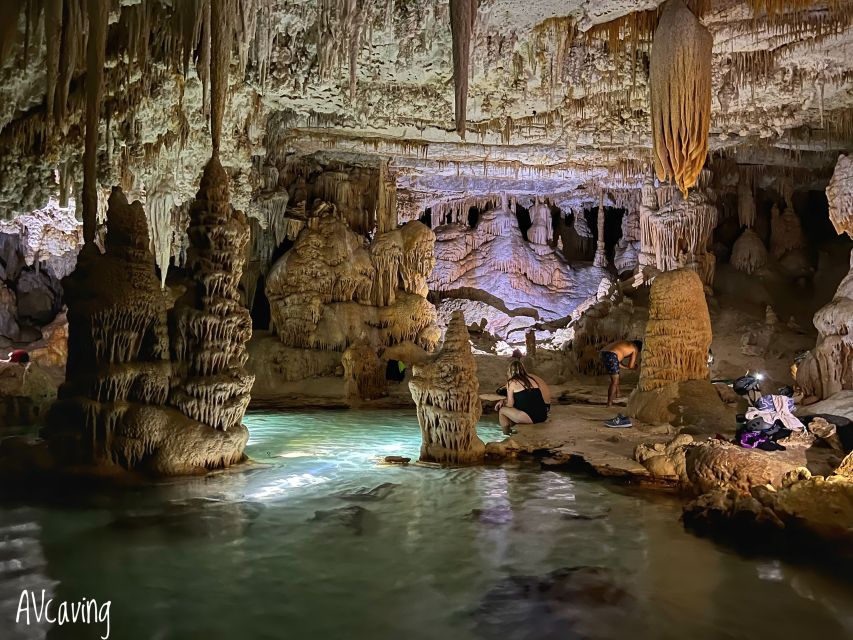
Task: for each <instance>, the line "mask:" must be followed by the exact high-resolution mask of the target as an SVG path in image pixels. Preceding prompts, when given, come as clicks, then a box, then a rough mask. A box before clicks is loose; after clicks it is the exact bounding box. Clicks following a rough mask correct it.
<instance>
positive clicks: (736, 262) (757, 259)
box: [731, 229, 767, 274]
mask: <svg viewBox="0 0 853 640" xmlns="http://www.w3.org/2000/svg"><path fill="white" fill-rule="evenodd" d="M731 263H732V266H733V267H734V268H735V269H737V270H738V271H743V272H744V273H746V274H753V273H755V272H756V271H759V270H760V269H761V268H763V267H764V266H765V265H766V264H767V247H765V246H764V243H763V242H762V241H761V238H760V237H759V236H758V234H757V233H755V231H753V230H752V229H744V232H743V233H742V234H740V236H739V237H738V239H737V240H736V241H735V244H734V247H732V256H731Z"/></svg>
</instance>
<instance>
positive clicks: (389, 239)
mask: <svg viewBox="0 0 853 640" xmlns="http://www.w3.org/2000/svg"><path fill="white" fill-rule="evenodd" d="M434 243H435V235H434V234H433V233H432V231H431V230H430V229H429V228H428V227H426V226H425V225H423V224H421V223H420V222H417V221H413V222H409V223H407V224H405V225H404V226H402V227H400V228H398V229H393V230H391V231H387V232H385V233H381V234H378V235H377V236H376V237H375V238H374V240H373V242H372V243H371V244H369V245H368V244H367V243H366V242H365V240H364V238H363V237H362V236H360V235H358V234H357V233H355V232H354V231H353V230H352V229H351V228H350V227H349V226H348V224H347V222H346V219H345V216H344V215H343V214H342V213H341V212H340V211H339V210H338V209H336V208H335V207H334V206H331V205H329V204H328V203H323V202H318V203H316V204H315V208H314V210H313V211H312V214H311V216H310V217H309V218H308V221H307V226H306V227H305V228H304V229H303V230H302V231H301V232H300V234H299V236H298V237H297V239H296V242H295V243H294V246H293V247H292V249H290V250H289V251H288V252H287V253H286V254H285V255H284V256H282V257H281V258H280V259H279V260H278V261H277V262H276V263H275V264H274V265H273V266H272V268H271V269H270V272H269V275H268V278H267V282H266V294H267V297H268V299H269V301H270V310H271V315H272V325H273V328H274V330H275V332H276V333H277V334H278V336H279V337H280V339H281V341H282V342H283V343H284V344H285V345H287V346H289V347H294V348H299V349H319V350H331V351H341V352H343V351H344V350H345V349H347V348H348V347H349V346H351V345H353V344H356V343H357V342H360V341H361V342H366V343H369V344H370V345H372V346H373V348H374V349H380V348H382V347H387V346H390V345H394V344H398V343H402V342H412V343H415V344H417V345H419V346H420V347H421V348H423V349H426V350H428V351H429V350H432V349H433V348H435V344H436V342H437V340H438V335H439V332H438V328H437V326H436V324H435V322H436V315H435V308H434V307H433V306H432V305H431V304H430V303H429V302H428V301H427V300H426V294H427V293H428V288H427V285H426V279H427V276H428V275H429V273H430V272H431V271H432V268H433V265H434V263H435V258H434V256H433V245H434Z"/></svg>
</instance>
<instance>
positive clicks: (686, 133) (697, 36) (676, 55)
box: [649, 0, 714, 198]
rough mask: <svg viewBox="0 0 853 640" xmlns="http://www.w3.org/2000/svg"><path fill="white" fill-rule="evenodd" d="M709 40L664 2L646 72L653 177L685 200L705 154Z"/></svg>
mask: <svg viewBox="0 0 853 640" xmlns="http://www.w3.org/2000/svg"><path fill="white" fill-rule="evenodd" d="M713 46H714V37H713V36H712V35H711V33H710V32H709V31H708V29H706V28H705V26H704V25H703V24H702V23H701V22H700V21H699V19H698V18H697V17H696V16H695V15H694V14H693V12H692V11H690V9H688V8H687V6H686V5H685V4H684V2H682V0H667V1H666V3H665V4H664V8H663V13H662V14H661V18H660V22H659V23H658V27H657V30H656V31H655V38H654V43H653V45H652V55H651V63H650V66H649V85H650V90H651V120H652V142H653V145H654V162H655V171H656V173H657V176H658V178H659V179H660V180H665V179H671V180H672V181H673V182H675V184H676V185H678V188H679V189H680V190H681V192H682V193H683V194H684V196H685V198H686V197H687V190H688V189H689V188H690V187H692V186H693V185H694V184H695V183H696V179H697V178H698V177H699V172H700V171H701V170H702V166H703V165H704V164H705V157H706V156H707V154H708V129H709V127H710V124H711V61H712V57H711V53H712V50H713Z"/></svg>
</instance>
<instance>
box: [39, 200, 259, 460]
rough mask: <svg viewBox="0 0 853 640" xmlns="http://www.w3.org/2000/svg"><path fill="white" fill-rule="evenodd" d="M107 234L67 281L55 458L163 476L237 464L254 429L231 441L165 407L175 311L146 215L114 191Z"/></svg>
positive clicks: (53, 432) (54, 415) (237, 431)
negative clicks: (160, 276) (102, 246)
mask: <svg viewBox="0 0 853 640" xmlns="http://www.w3.org/2000/svg"><path fill="white" fill-rule="evenodd" d="M107 228H108V233H107V239H106V252H105V253H104V254H103V255H101V254H100V253H99V251H98V249H97V248H96V247H95V245H94V244H89V245H87V246H86V247H84V249H83V250H82V251H81V254H80V258H79V260H78V265H77V269H76V270H75V271H74V273H73V274H72V275H71V276H69V277H68V278H66V279H65V280H64V286H65V290H66V299H67V301H68V306H69V310H68V325H69V337H68V364H67V367H66V382H65V383H64V384H63V385H62V387H61V388H60V391H59V398H60V399H59V401H58V402H57V403H56V404H55V405H54V407H53V408H52V410H51V414H50V416H49V420H48V426H47V428H46V429H45V436H46V437H47V438H48V440H49V442H50V447H51V450H52V452H53V453H54V456H55V458H56V459H57V461H58V462H59V463H60V464H64V465H71V466H83V467H96V468H98V469H99V472H111V471H112V472H114V471H118V470H121V469H139V470H144V471H148V472H153V473H158V474H178V473H191V472H195V471H200V470H205V469H210V468H216V467H222V466H227V465H229V464H233V463H234V462H238V461H239V460H241V459H242V455H243V448H244V447H245V444H246V441H247V439H248V433H247V431H246V429H245V427H243V426H242V425H239V424H237V426H236V427H235V428H233V429H231V430H230V431H229V432H228V433H226V432H224V431H222V430H219V429H216V428H214V427H213V426H211V425H210V424H206V423H202V422H199V421H197V420H193V419H191V418H188V417H187V416H186V415H185V414H183V413H181V412H180V411H178V410H177V409H174V408H171V407H168V406H166V404H167V402H168V400H169V395H170V388H171V387H172V379H173V376H175V375H176V374H177V373H179V372H176V371H174V370H173V367H172V363H171V362H170V361H169V334H168V330H167V306H168V302H169V301H168V299H167V297H166V295H165V294H163V293H162V292H161V291H160V286H159V282H158V281H157V278H156V276H155V271H154V259H153V256H152V255H151V253H150V252H149V250H148V232H147V228H146V223H145V213H144V212H143V210H142V205H141V204H140V203H139V202H134V203H133V204H132V205H129V204H128V203H127V200H126V198H125V197H124V194H123V193H122V192H121V190H120V189H118V188H116V189H114V190H113V194H112V195H111V196H110V202H109V211H108V215H107ZM179 368H180V367H179ZM178 380H181V378H180V376H178ZM181 383H183V381H182V380H181ZM241 416H242V413H241Z"/></svg>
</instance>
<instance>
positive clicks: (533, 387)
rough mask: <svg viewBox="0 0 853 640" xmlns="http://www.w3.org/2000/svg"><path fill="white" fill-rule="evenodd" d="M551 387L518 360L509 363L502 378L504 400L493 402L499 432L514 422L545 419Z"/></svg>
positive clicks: (509, 429) (532, 421)
mask: <svg viewBox="0 0 853 640" xmlns="http://www.w3.org/2000/svg"><path fill="white" fill-rule="evenodd" d="M550 409H551V391H550V390H549V389H548V385H547V384H546V383H545V381H544V380H543V379H542V378H540V377H539V376H537V375H534V374H532V373H527V370H526V369H525V368H524V365H523V364H521V361H520V360H513V361H512V362H510V364H509V371H507V381H506V400H501V401H500V402H498V403H497V404H496V405H495V411H499V412H500V413H499V415H498V420H499V421H500V423H501V427H502V428H503V432H504V433H505V434H507V435H509V434H510V433H511V428H512V425H514V424H537V423H539V422H545V421H546V420H547V419H548V411H549V410H550Z"/></svg>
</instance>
